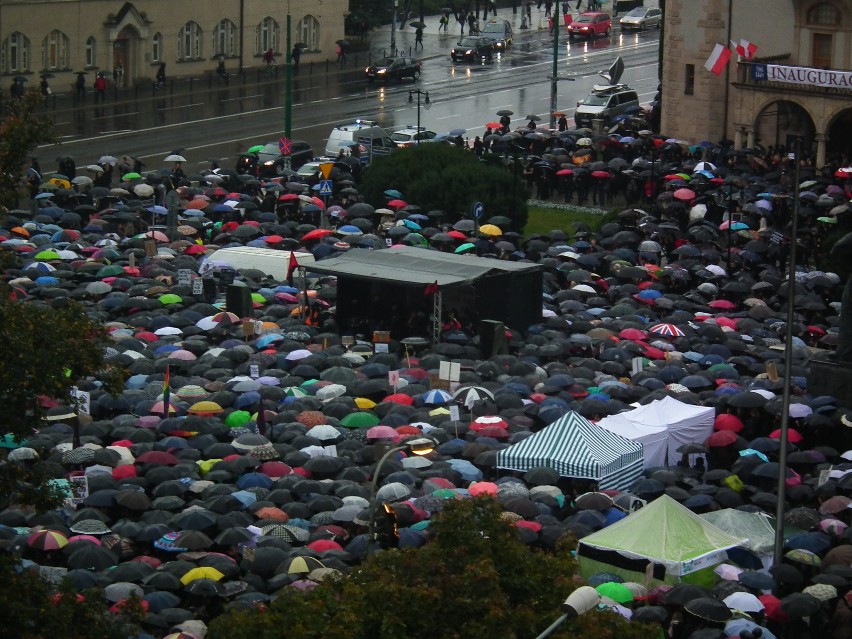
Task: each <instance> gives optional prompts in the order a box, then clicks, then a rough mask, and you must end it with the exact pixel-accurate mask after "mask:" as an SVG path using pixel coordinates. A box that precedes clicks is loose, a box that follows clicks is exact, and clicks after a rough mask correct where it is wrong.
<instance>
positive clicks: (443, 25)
mask: <svg viewBox="0 0 852 639" xmlns="http://www.w3.org/2000/svg"><path fill="white" fill-rule="evenodd" d="M449 24H450V17H449V16H448V15H447V14H446V13H442V14H441V18H440V20H438V31H439V32H440V31H441V30H443V31H444V33H446V32H447V26H448V25H449Z"/></svg>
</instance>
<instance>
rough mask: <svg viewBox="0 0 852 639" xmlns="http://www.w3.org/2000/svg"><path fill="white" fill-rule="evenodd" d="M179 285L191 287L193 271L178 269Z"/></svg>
mask: <svg viewBox="0 0 852 639" xmlns="http://www.w3.org/2000/svg"><path fill="white" fill-rule="evenodd" d="M178 284H180V285H181V286H189V285H190V284H192V271H191V270H190V269H188V268H179V269H178Z"/></svg>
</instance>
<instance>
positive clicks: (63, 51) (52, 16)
mask: <svg viewBox="0 0 852 639" xmlns="http://www.w3.org/2000/svg"><path fill="white" fill-rule="evenodd" d="M348 10H349V0H321V1H320V0H306V1H303V2H293V3H292V4H291V3H290V1H289V0H288V1H287V2H278V1H275V0H205V2H170V1H168V0H135V1H134V2H116V1H113V0H0V76H2V77H5V78H7V80H6V81H5V84H3V85H2V87H0V88H2V89H3V91H4V92H5V90H6V87H7V86H8V85H9V84H10V82H11V79H12V77H15V76H23V77H24V78H28V79H33V78H34V79H35V82H38V80H39V76H40V75H41V74H44V73H49V74H52V76H53V78H51V80H50V82H51V84H54V85H55V86H61V85H62V84H64V83H68V84H73V83H74V81H75V79H76V74H77V72H82V71H85V72H86V74H87V75H88V81H87V85H88V86H91V84H92V82H93V80H94V78H95V77H96V75H97V74H98V73H103V74H104V75H105V76H106V77H107V79H108V80H109V81H111V82H112V81H114V82H116V83H118V84H119V86H130V85H132V84H133V83H136V82H142V81H144V82H150V81H153V79H154V77H155V75H156V72H157V69H158V68H159V67H160V65H161V63H165V64H166V74H167V77H169V78H173V77H183V76H199V75H202V74H204V73H210V72H213V71H214V70H215V69H216V66H217V65H218V63H219V60H220V59H224V61H225V67H226V69H227V70H228V71H229V72H231V73H233V72H236V71H238V70H239V69H240V68H241V67H242V68H247V67H252V66H259V65H262V64H263V63H264V61H263V54H264V52H265V51H268V50H269V49H272V50H273V52H274V53H275V62H276V63H278V64H280V63H283V62H285V61H286V60H287V58H288V56H289V52H288V51H286V47H287V14H288V12H290V24H291V30H290V37H291V42H292V43H293V44H295V43H297V42H299V43H302V44H303V45H304V47H303V58H302V60H303V61H304V62H307V61H310V60H311V59H312V58H314V59H317V60H325V59H328V58H331V59H333V58H334V57H335V46H336V45H335V41H336V40H339V39H341V38H343V37H344V36H343V33H344V28H343V22H344V18H345V16H346V14H347V12H348ZM2 77H0V81H3V80H2ZM68 84H65V86H68ZM29 86H33V84H32V83H30V85H29Z"/></svg>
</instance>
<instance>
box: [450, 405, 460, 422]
mask: <svg viewBox="0 0 852 639" xmlns="http://www.w3.org/2000/svg"><path fill="white" fill-rule="evenodd" d="M450 419H451V420H453V421H454V422H457V421H459V407H458V405H457V404H453V405H452V406H450Z"/></svg>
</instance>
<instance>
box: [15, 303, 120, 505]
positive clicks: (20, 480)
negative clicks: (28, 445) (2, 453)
mask: <svg viewBox="0 0 852 639" xmlns="http://www.w3.org/2000/svg"><path fill="white" fill-rule="evenodd" d="M108 339H109V338H108V336H107V332H106V330H105V329H104V328H103V327H102V326H100V325H99V324H97V323H95V322H93V321H92V320H90V319H89V318H88V317H87V316H86V315H85V313H84V312H83V309H82V307H80V306H79V305H77V304H75V303H73V302H68V301H67V299H65V298H60V299H59V300H57V301H56V302H55V303H54V304H52V305H51V306H48V305H46V304H43V303H41V302H29V301H26V300H21V301H19V300H15V299H10V296H9V292H8V290H3V289H2V288H0V344H4V345H5V349H4V358H3V366H0V424H3V428H2V432H0V435H2V434H4V433H8V434H11V435H12V436H13V437H14V438H15V439H16V440H18V441H21V440H24V439H27V438H28V437H32V435H33V432H34V431H35V430H37V429H39V428H40V427H42V426H43V424H44V418H45V416H46V413H47V411H46V409H45V405H44V402H43V398H51V399H54V400H58V401H59V402H60V403H62V404H66V405H70V404H71V403H72V398H71V390H72V387H74V386H75V385H76V384H77V383H78V380H80V379H84V378H86V377H90V376H95V375H97V377H98V379H99V380H101V381H103V382H105V385H106V388H107V389H109V390H115V389H117V388H118V386H117V383H118V380H119V371H118V370H117V369H115V368H112V367H108V366H106V365H105V363H104V349H105V347H106V345H107V344H108ZM46 479H47V478H46V477H42V476H40V475H39V474H38V467H34V468H30V467H25V466H19V465H16V464H10V463H6V464H0V494H2V495H3V499H4V500H8V501H10V502H20V503H26V504H31V505H34V506H35V507H37V508H39V509H45V508H47V507H50V506H52V505H54V502H55V500H56V499H57V498H58V495H57V494H55V491H52V490H50V489H48V488H47V486H46V484H45V480H46Z"/></svg>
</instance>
